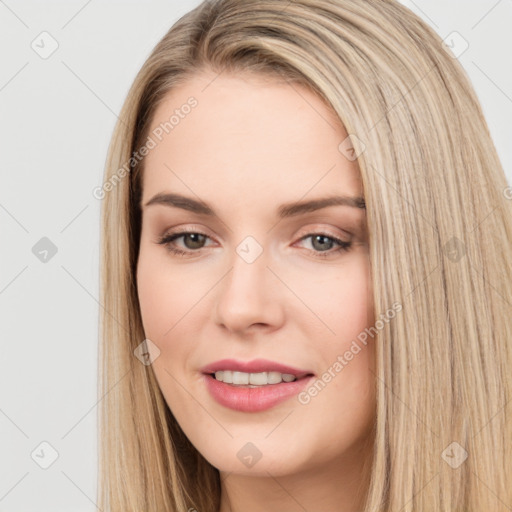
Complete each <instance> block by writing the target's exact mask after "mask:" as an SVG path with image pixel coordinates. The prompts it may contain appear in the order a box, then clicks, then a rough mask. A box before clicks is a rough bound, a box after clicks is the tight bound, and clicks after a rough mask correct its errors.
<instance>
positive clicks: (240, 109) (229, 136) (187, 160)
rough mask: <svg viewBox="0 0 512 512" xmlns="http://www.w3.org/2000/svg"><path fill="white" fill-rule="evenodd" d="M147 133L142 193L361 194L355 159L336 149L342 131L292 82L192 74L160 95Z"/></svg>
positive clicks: (228, 196) (227, 199)
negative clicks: (150, 139) (149, 145)
mask: <svg viewBox="0 0 512 512" xmlns="http://www.w3.org/2000/svg"><path fill="white" fill-rule="evenodd" d="M190 105H194V106H193V107H190ZM155 133H157V134H160V138H161V140H158V138H157V137H155V135H154V134H155ZM149 135H150V136H152V137H153V138H154V139H155V141H156V146H155V147H154V148H153V149H151V150H150V152H149V154H148V155H147V156H146V157H145V163H144V178H143V198H144V199H145V200H147V199H148V198H149V197H150V196H152V195H154V194H156V193H159V192H163V191H178V192H182V193H187V194H188V195H190V194H191V193H193V194H195V195H197V196H199V197H200V198H204V199H207V197H211V196H212V194H213V195H215V196H216V197H217V198H218V201H219V204H222V203H224V204H230V203H231V202H232V201H234V200H235V199H236V198H245V199H246V200H252V199H254V200H256V199H258V198H259V200H260V201H261V198H262V197H266V198H267V200H268V201H270V199H271V198H272V197H273V196H275V195H279V196H280V198H282V199H283V200H294V199H299V198H301V197H303V196H304V195H305V194H308V193H310V194H311V195H315V194H316V195H321V194H324V195H325V193H326V192H328V193H331V194H332V193H335V192H340V193H345V194H353V195H362V188H361V181H360V176H359V170H358V167H357V164H356V162H354V161H350V160H348V159H347V158H346V157H345V156H344V155H343V154H342V153H341V152H340V151H339V145H340V143H341V142H342V141H343V140H344V139H345V138H346V137H347V133H346V131H345V129H344V127H343V125H342V124H341V123H340V121H339V119H338V118H337V116H336V115H335V114H334V112H333V111H332V110H331V109H330V108H329V107H328V106H327V105H326V104H325V103H324V102H323V101H322V100H321V99H320V98H319V97H318V96H317V95H315V94H314V93H313V92H311V91H310V90H309V89H307V88H305V87H303V86H300V85H297V84H289V83H286V82H282V81H281V82H278V81H277V80H272V79H268V78H264V77H258V76H255V75H225V74H220V75H218V76H217V75H216V74H214V73H201V74H198V75H194V76H193V77H191V78H190V79H189V80H187V82H185V83H184V84H181V85H180V86H179V87H176V88H175V89H173V90H172V91H170V92H169V93H168V94H167V96H166V97H165V98H164V100H163V101H162V102H161V103H160V105H159V106H158V108H157V109H156V111H155V114H154V117H153V119H152V123H151V127H150V133H149ZM262 194H264V195H263V196H262Z"/></svg>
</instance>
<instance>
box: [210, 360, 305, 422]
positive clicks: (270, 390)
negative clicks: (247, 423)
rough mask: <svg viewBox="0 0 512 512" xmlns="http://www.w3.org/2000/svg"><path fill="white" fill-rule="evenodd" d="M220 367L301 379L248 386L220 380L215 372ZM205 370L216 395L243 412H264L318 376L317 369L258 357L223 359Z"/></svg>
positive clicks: (224, 404) (223, 401)
mask: <svg viewBox="0 0 512 512" xmlns="http://www.w3.org/2000/svg"><path fill="white" fill-rule="evenodd" d="M220 370H231V371H239V372H246V373H260V372H265V371H267V372H269V371H270V372H271V371H275V372H280V373H289V374H291V375H295V376H296V378H297V380H295V381H293V382H281V383H279V384H268V385H266V386H260V387H252V388H251V387H248V386H233V385H231V384H226V383H224V382H221V381H218V380H216V379H215V377H213V376H212V375H211V374H212V373H215V372H216V371H220ZM201 371H202V372H203V374H204V375H203V380H204V383H205V386H206V388H207V389H208V391H209V393H210V395H211V396H212V398H214V399H215V400H216V401H217V402H218V403H219V404H221V405H223V406H224V407H227V408H229V409H232V410H235V411H240V412H260V411H265V410H267V409H270V408H272V407H274V406H276V405H278V404H280V403H282V402H284V401H286V400H288V399H290V398H291V397H293V396H296V395H297V394H298V393H300V392H301V390H303V389H304V388H305V387H306V385H307V384H308V383H309V382H310V381H311V379H313V378H314V374H313V372H310V371H307V370H301V369H299V368H294V367H292V366H288V365H284V364H281V363H276V362H274V361H268V360H266V359H254V360H253V361H247V362H243V361H235V360H234V359H222V360H220V361H216V362H214V363H211V364H209V365H207V366H205V367H204V368H202V369H201Z"/></svg>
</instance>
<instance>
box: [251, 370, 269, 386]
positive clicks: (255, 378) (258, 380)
mask: <svg viewBox="0 0 512 512" xmlns="http://www.w3.org/2000/svg"><path fill="white" fill-rule="evenodd" d="M267 383H268V382H267V372H263V373H250V374H249V384H254V385H255V386H263V385H264V384H267Z"/></svg>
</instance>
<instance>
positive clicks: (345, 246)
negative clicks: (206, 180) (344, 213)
mask: <svg viewBox="0 0 512 512" xmlns="http://www.w3.org/2000/svg"><path fill="white" fill-rule="evenodd" d="M179 238H183V242H184V245H185V249H187V250H183V249H180V248H178V247H176V244H175V241H176V240H178V239H179ZM209 238H210V237H209V236H207V235H205V234H204V233H198V232H194V231H182V232H180V233H169V234H167V235H164V236H163V237H161V238H160V239H159V240H158V242H157V243H158V244H160V245H164V246H165V247H166V248H167V249H168V250H169V251H170V252H171V253H173V254H176V255H177V256H189V255H192V254H193V253H194V252H198V251H199V250H200V249H202V248H203V247H204V242H205V241H206V239H209ZM308 238H311V239H312V242H311V243H312V246H313V247H314V249H312V252H314V253H315V255H316V256H318V257H320V258H326V257H328V256H329V255H331V254H333V253H337V252H341V251H348V250H349V249H350V247H351V246H352V242H346V241H343V240H340V239H339V238H336V237H333V236H330V235H327V234H324V233H311V234H308V235H306V236H303V237H302V238H301V239H300V241H303V240H307V239H308ZM185 241H188V242H190V244H187V243H186V242H185ZM333 244H334V245H338V249H334V250H333V249H332V245H333ZM187 245H188V247H187ZM326 246H329V247H327V248H326ZM316 248H319V249H318V250H316Z"/></svg>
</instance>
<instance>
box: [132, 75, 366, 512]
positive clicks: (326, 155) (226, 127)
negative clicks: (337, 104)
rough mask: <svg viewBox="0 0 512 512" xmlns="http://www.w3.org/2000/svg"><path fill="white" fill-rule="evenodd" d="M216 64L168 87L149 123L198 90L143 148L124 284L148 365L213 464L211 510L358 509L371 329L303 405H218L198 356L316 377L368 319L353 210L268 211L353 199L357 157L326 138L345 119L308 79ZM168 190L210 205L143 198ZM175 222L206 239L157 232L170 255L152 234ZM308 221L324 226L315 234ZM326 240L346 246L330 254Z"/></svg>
mask: <svg viewBox="0 0 512 512" xmlns="http://www.w3.org/2000/svg"><path fill="white" fill-rule="evenodd" d="M215 77H216V75H215V74H213V73H211V72H209V71H203V72H201V73H198V74H197V75H195V76H194V77H192V78H191V79H190V80H189V81H188V82H187V83H185V84H182V85H180V87H179V88H176V89H173V90H172V91H171V92H170V93H169V94H168V95H167V97H166V100H165V101H164V102H162V103H161V104H160V105H159V107H158V109H157V111H156V113H155V116H154V118H153V120H152V126H151V128H150V130H153V129H155V128H156V127H158V125H159V124H160V123H162V122H165V121H166V120H168V119H169V117H170V115H172V113H173V112H174V110H175V109H176V108H180V106H182V105H183V104H185V103H186V102H187V99H188V98H189V97H190V96H194V97H195V98H196V99H197V101H198V105H197V107H196V108H195V109H193V110H192V111H191V113H190V114H189V115H188V116H184V118H183V119H180V122H179V124H178V125H176V126H175V127H174V129H173V130H172V131H170V132H169V135H167V136H166V137H164V138H163V140H162V141H161V142H160V143H159V144H158V145H157V146H156V147H155V148H153V149H151V151H150V152H149V154H148V155H147V157H146V160H145V169H144V176H143V194H142V202H141V204H142V208H143V223H142V233H141V239H140V255H139V261H138V266H137V285H138V293H139V300H140V307H141V314H142V318H143V325H144V329H145V334H146V337H147V338H149V339H150V340H151V341H152V342H153V343H154V344H155V345H156V346H157V347H158V348H159V350H160V354H159V356H158V357H157V358H156V359H155V360H154V362H153V365H152V366H153V370H154V372H155V375H156V378H157V380H158V383H159V386H160V388H161V390H162V393H163V395H164V397H165V400H166V402H167V404H168V406H169V407H170V409H171V411H172V412H173V414H174V416H175V417H176V419H177V421H178V423H179V424H180V426H181V428H182V429H183V431H184V432H185V434H186V435H187V436H188V438H189V439H190V440H191V442H192V443H193V444H194V446H195V447H196V448H197V449H198V450H199V452H200V453H201V454H202V455H203V456H204V457H205V458H206V459H207V460H208V461H209V462H210V463H211V464H212V465H213V466H214V467H216V468H218V469H219V471H220V474H221V481H222V495H221V496H222V497H221V506H220V512H229V511H231V512H235V511H236V512H239V511H242V510H243V511H244V512H252V511H256V510H258V511H260V510H267V511H283V510H286V511H287V512H293V511H295V510H297V511H303V510H305V509H306V510H322V511H324V512H329V511H332V512H334V511H340V510H343V511H345V512H351V511H356V510H359V509H360V507H361V503H362V502H361V500H362V498H363V493H364V490H365V488H366V486H367V484H368V473H367V471H366V470H365V469H364V468H363V462H364V461H365V460H369V457H370V456H371V451H370V449H369V446H370V442H371V440H372V431H371V427H372V426H373V422H374V419H375V378H374V372H375V356H374V344H373V342H372V339H371V338H368V339H369V342H368V344H367V345H366V346H364V345H363V344H360V345H361V347H362V350H361V351H360V352H358V353H357V355H355V356H354V357H353V359H352V360H351V361H349V362H348V364H347V365H346V366H344V367H343V369H342V371H339V372H338V373H336V372H335V377H334V378H332V379H331V381H330V382H329V383H328V384H327V385H325V387H324V388H323V389H322V390H321V392H319V393H318V394H317V395H316V396H315V397H312V398H311V400H310V401H309V403H307V404H302V403H300V402H299V401H298V399H297V397H292V398H290V399H288V400H286V401H285V402H283V403H281V404H278V405H277V406H275V407H273V408H271V409H268V410H266V411H263V412H251V413H247V412H239V411H233V410H231V409H228V408H226V407H224V406H222V405H220V404H219V403H217V402H216V401H215V400H214V399H213V398H212V397H211V396H210V394H209V392H208V390H207V389H206V387H205V385H204V383H203V376H202V374H201V372H200V368H202V367H203V366H204V365H206V364H208V363H211V362H213V361H216V360H219V359H224V358H234V359H240V360H244V361H246V360H252V359H255V358H260V357H261V358H265V359H270V360H274V361H279V362H282V363H285V364H289V365H291V366H295V367H298V368H301V369H306V370H309V371H311V372H313V373H314V374H315V375H316V376H317V378H318V377H321V376H322V374H323V373H324V372H325V371H327V370H328V368H329V367H331V368H332V367H333V364H334V363H335V362H336V360H337V357H338V356H339V355H343V354H344V353H345V352H346V351H347V350H348V349H349V348H350V346H351V344H352V343H353V341H354V340H355V339H356V337H357V336H358V334H359V333H361V332H362V331H364V329H365V328H367V327H370V326H371V325H373V322H374V310H373V302H372V283H371V280H370V267H369V258H368V236H367V227H366V216H365V210H364V209H360V208H354V207H351V206H345V205H341V206H339V205H336V206H330V207H328V208H324V209H321V210H318V211H314V212H310V213H305V214H302V215H300V216H298V217H296V218H285V219H281V220H280V219H279V218H278V216H277V209H278V207H279V206H280V205H282V204H283V203H288V202H292V201H299V200H311V199H316V198H323V197H326V196H331V195H350V196H362V195H363V188H362V184H361V179H360V174H359V169H358V166H357V163H356V162H355V161H350V160H349V159H347V158H346V157H345V156H344V155H343V154H342V153H341V152H340V151H339V149H338V146H339V144H340V143H341V142H342V141H343V140H344V139H345V138H346V137H347V133H346V132H345V129H344V128H343V126H342V125H341V124H340V122H339V121H338V119H337V117H336V116H335V115H334V113H333V112H332V111H331V110H330V109H329V108H328V107H327V106H326V105H325V104H324V103H323V102H322V101H321V99H319V98H318V97H317V96H316V95H314V94H313V93H312V92H310V91H309V90H308V89H306V88H304V87H302V86H298V85H295V84H294V85H293V86H292V85H290V84H286V83H285V82H278V81H277V80H274V79H265V78H263V77H258V76H254V75H227V74H221V75H220V76H218V77H217V78H216V79H215V80H214V78H215ZM212 80H214V81H212ZM170 192H173V193H178V194H182V195H186V196H188V197H192V198H194V199H200V200H202V201H205V202H207V203H208V204H210V205H211V206H212V208H213V209H214V210H215V212H216V215H215V216H213V217H208V216H205V215H203V214H197V213H193V212H190V211H186V210H183V209H179V208H176V207H170V206H166V205H162V204H152V205H149V206H144V205H145V204H146V203H147V202H148V201H149V200H150V199H151V198H152V197H154V196H155V195H156V194H158V193H170ZM176 231H186V232H189V233H194V232H199V233H203V234H206V235H207V236H206V237H202V238H201V237H199V238H197V237H196V238H193V237H190V236H182V237H181V238H178V239H176V240H174V242H171V244H173V245H174V247H176V248H178V249H181V250H184V251H187V253H188V255H187V256H185V257H183V256H177V255H174V254H172V253H171V252H170V251H169V249H168V248H167V247H166V246H165V245H162V244H159V243H158V241H159V238H161V237H162V236H164V235H166V234H168V233H170V232H176ZM318 233H320V234H323V235H325V236H328V237H330V238H328V239H326V240H325V239H324V240H322V239H320V241H318V242H317V243H315V236H314V235H315V234H318ZM308 235H313V236H309V237H308ZM247 236H252V237H253V238H254V239H255V240H256V241H257V242H258V244H259V245H260V247H261V248H262V250H263V252H262V253H261V255H260V256H259V257H258V258H257V259H256V260H255V261H254V262H252V263H250V264H249V263H247V262H246V261H245V260H244V259H243V258H241V257H240V256H239V255H238V254H237V252H236V248H237V246H238V245H239V244H240V242H242V241H243V240H244V239H245V238H246V237H247ZM332 237H336V238H339V239H341V240H343V241H351V242H352V246H351V248H350V249H349V250H348V251H338V250H337V249H339V246H338V245H337V243H336V242H335V241H334V240H333V238H332ZM327 252H328V253H330V254H329V256H328V257H327V258H322V257H320V256H319V254H320V255H322V254H323V253H327ZM248 442H251V443H253V444H254V445H255V446H256V447H257V448H258V450H259V451H260V452H261V455H262V456H261V458H260V460H258V462H257V463H256V464H254V465H253V466H252V467H247V466H246V465H245V464H243V463H242V461H241V460H240V459H239V458H238V457H237V453H238V452H239V450H240V449H241V448H242V447H243V446H244V445H246V443H248Z"/></svg>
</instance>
